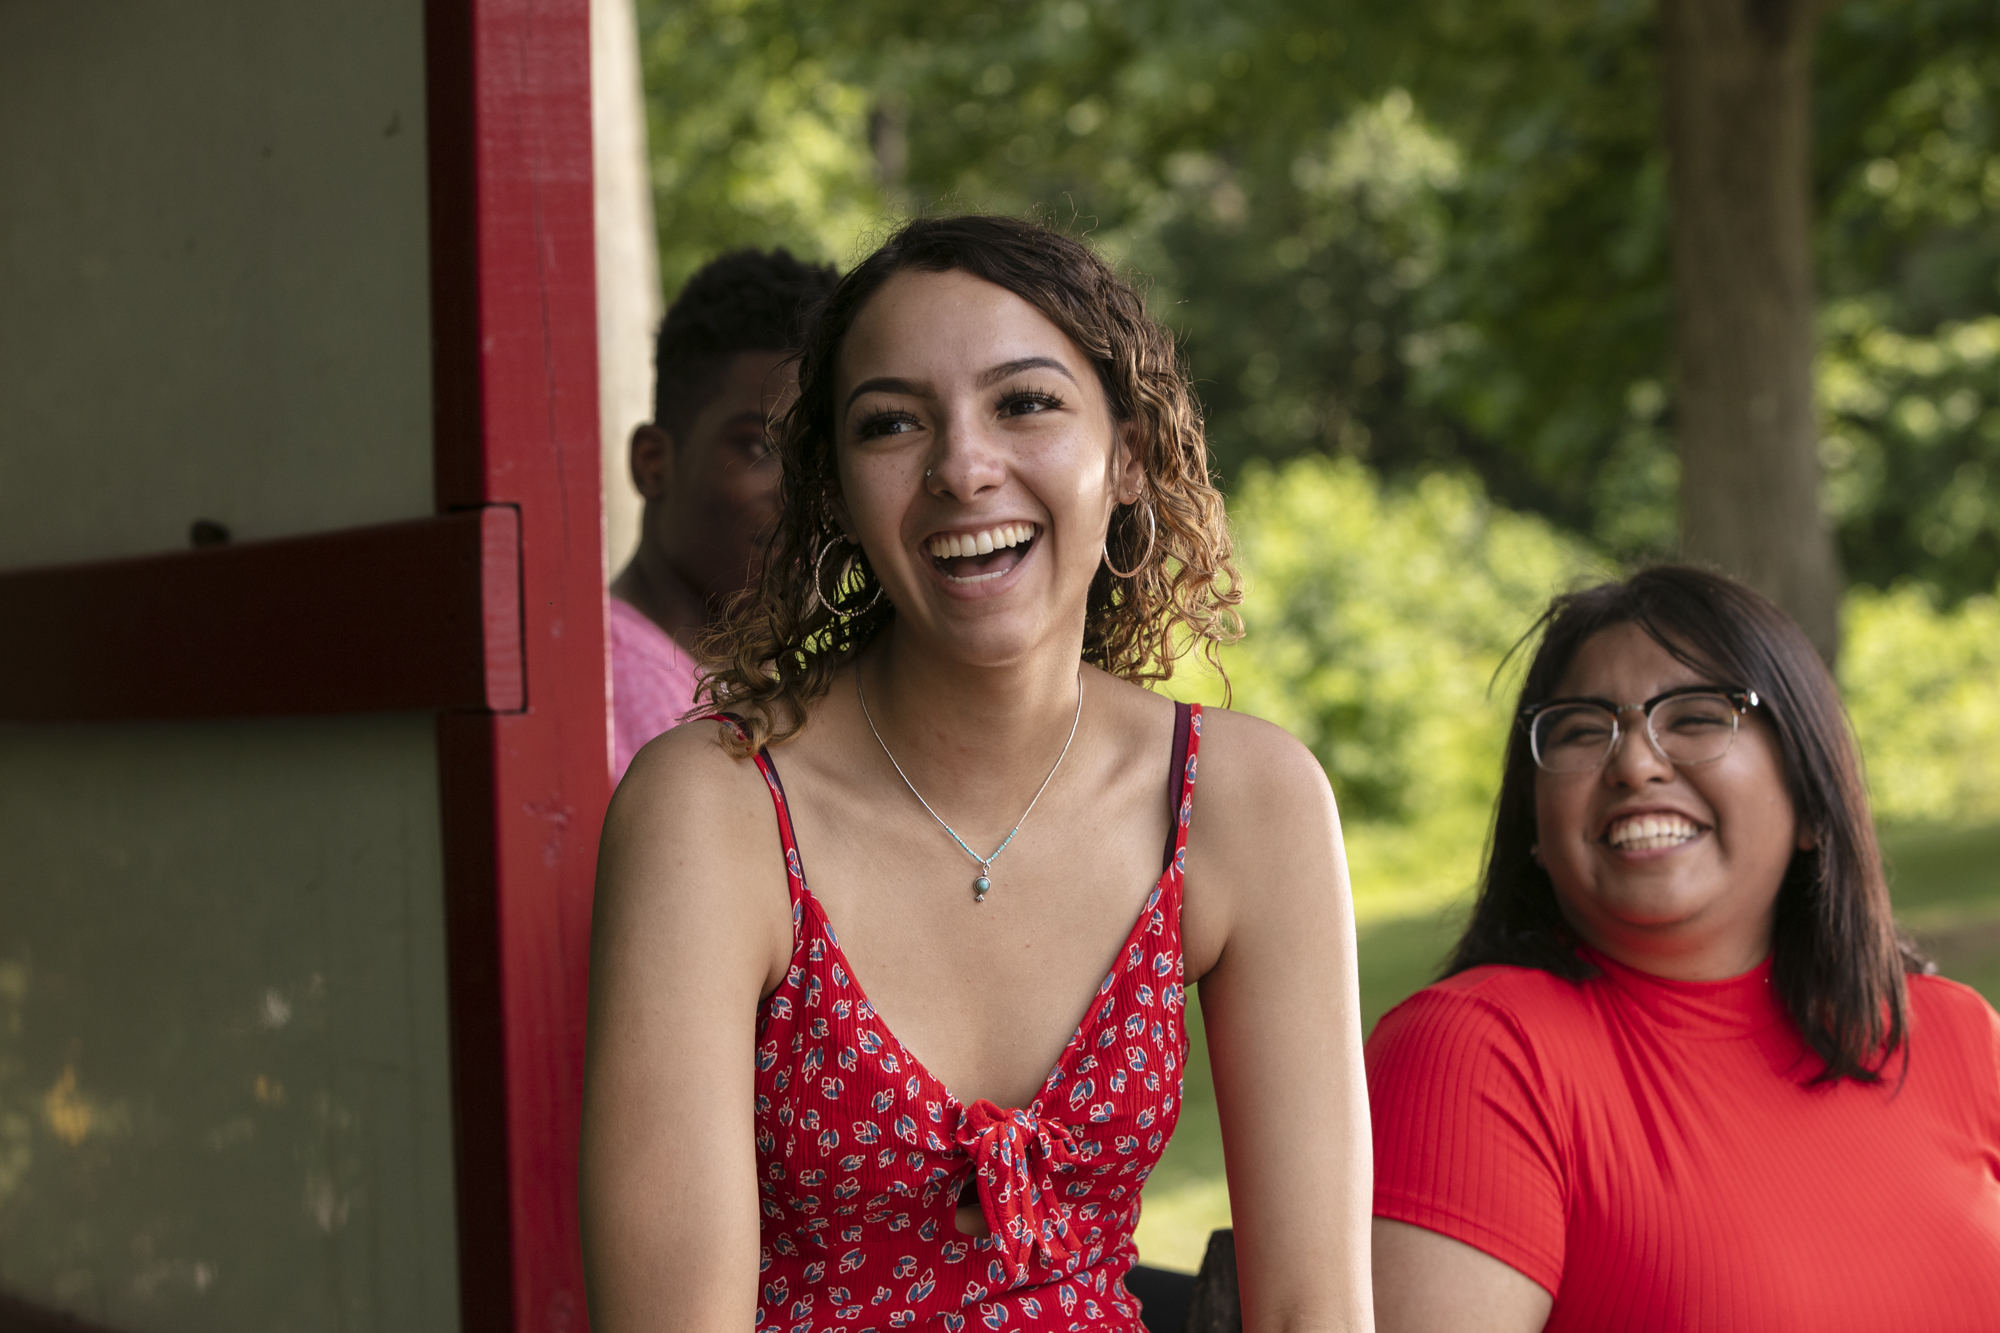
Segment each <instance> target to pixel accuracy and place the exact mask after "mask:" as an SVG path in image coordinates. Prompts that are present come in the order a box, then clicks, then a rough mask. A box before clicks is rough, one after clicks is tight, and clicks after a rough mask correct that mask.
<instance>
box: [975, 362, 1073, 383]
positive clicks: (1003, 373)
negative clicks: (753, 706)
mask: <svg viewBox="0 0 2000 1333" xmlns="http://www.w3.org/2000/svg"><path fill="white" fill-rule="evenodd" d="M1024 370H1053V371H1054V372H1055V373H1056V374H1058V375H1060V376H1062V377H1063V378H1064V379H1066V380H1068V381H1069V382H1070V383H1071V384H1075V383H1076V376H1074V375H1072V374H1070V373H1069V367H1068V366H1065V365H1064V364H1063V363H1062V362H1060V361H1058V360H1056V359H1055V358H1054V357H1052V356H1024V357H1022V358H1021V359H1020V360H1018V361H1003V362H1001V363H1000V364H999V365H997V366H994V367H993V368H992V369H991V370H986V371H982V372H980V375H979V380H978V383H979V387H980V388H982V389H984V388H986V387H988V386H989V385H994V384H998V383H999V382H1000V381H1001V380H1004V379H1006V378H1007V377H1008V376H1009V375H1018V374H1020V373H1021V372H1022V371H1024Z"/></svg>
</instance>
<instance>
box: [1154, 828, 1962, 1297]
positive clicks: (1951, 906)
mask: <svg viewBox="0 0 2000 1333" xmlns="http://www.w3.org/2000/svg"><path fill="white" fill-rule="evenodd" d="M1882 842H1883V850H1884V855H1885V859H1886V860H1887V862H1888V865H1889V884H1890V893H1891V896H1892V897H1893V898H1894V900H1895V903H1896V914H1897V919H1898V920H1899V921H1901V922H1902V924H1903V925H1904V927H1905V928H1906V929H1908V930H1910V931H1911V932H1912V933H1913V934H1915V935H1916V936H1917V939H1918V941H1919V943H1921V944H1922V945H1923V946H1924V947H1925V948H1926V949H1927V950H1928V951H1929V952H1930V953H1931V955H1932V957H1934V958H1935V959H1936V960H1937V962H1938V970H1939V971H1940V972H1942V973H1943V974H1944V975H1946V976H1948V977H1951V978H1953V979H1955V980H1958V981H1963V982H1965V983H1966V984H1967V985H1970V986H1974V987H1976V988H1978V989H1979V991H1980V992H1981V993H1983V994H1984V995H1985V996H1986V998H1987V999H1989V1000H1992V1001H1994V1002H1995V1003H2000V825H1991V826H1986V827H1980V828H1966V829H1958V828H1942V829H1920V828H1905V829H1888V830H1884V831H1883V835H1882ZM1464 911H1465V906H1464V904H1463V903H1454V904H1452V905H1450V906H1447V907H1445V908H1443V909H1440V910H1435V911H1431V912H1427V913H1422V914H1419V915H1413V916H1390V917H1386V918H1379V919H1375V920H1365V921H1364V922H1363V923H1362V925H1361V927H1360V963H1361V1021H1362V1027H1363V1030H1364V1031H1366V1030H1369V1029H1372V1028H1373V1027H1374V1026H1375V1020H1376V1019H1378V1018H1380V1017H1381V1016H1382V1015H1383V1014H1384V1013H1386V1012H1388V1011H1389V1010H1390V1009H1391V1008H1393V1007H1395V1005H1396V1004H1397V1003H1398V1002H1400V1001H1401V1000H1402V999H1403V998H1404V997H1406V996H1408V995H1410V994H1411V993H1412V992H1414V991H1417V990H1420V989H1422V987H1423V986H1424V985H1425V984H1427V983H1428V982H1429V981H1430V980H1431V979H1432V978H1433V977H1434V976H1435V974H1436V972H1437V968H1438V964H1439V963H1440V962H1441V961H1442V959H1443V958H1444V956H1445V954H1446V953H1447V952H1448V951H1449V950H1450V948H1451V945H1452V942H1453V940H1454V939H1456V938H1457V934H1458V930H1459V927H1460V925H1461V924H1462V923H1463V921H1464ZM1188 1038H1189V1042H1190V1049H1189V1052H1188V1068H1187V1082H1186V1098H1187V1101H1186V1105H1185V1107H1184V1109H1183V1110H1182V1112H1181V1123H1180V1128H1179V1129H1178V1130H1177V1131H1176V1132H1175V1134H1174V1139H1173V1142H1172V1143H1171V1144H1169V1145H1168V1146H1167V1151H1166V1154H1165V1156H1163V1157H1162V1158H1161V1159H1160V1165H1159V1169H1158V1170H1156V1171H1155V1172H1154V1173H1153V1177H1152V1180H1151V1181H1150V1182H1148V1184H1147V1187H1146V1209H1145V1212H1144V1214H1143V1215H1142V1221H1141V1222H1140V1225H1139V1237H1138V1239H1139V1251H1140V1254H1141V1256H1142V1257H1143V1258H1144V1260H1145V1261H1146V1262H1147V1263H1150V1264H1154V1265H1157V1266H1160V1267H1165V1268H1179V1269H1184V1270H1186V1271H1188V1272H1192V1271H1194V1270H1195V1269H1196V1268H1198V1267H1199V1266H1200V1264H1201V1255H1202V1251H1203V1249H1204V1248H1205V1247H1206V1245H1207V1240H1208V1233H1209V1231H1210V1230H1211V1229H1213V1228H1214V1227H1218V1226H1227V1225H1228V1224H1229V1195H1228V1191H1227V1189H1226V1188H1225V1187H1224V1185H1223V1181H1222V1136H1221V1131H1220V1129H1219V1128H1218V1126H1217V1124H1216V1119H1215V1090H1214V1088H1213V1087H1212V1086H1211V1085H1210V1083H1209V1076H1208V1044H1207V1042H1206V1041H1204V1040H1203V1038H1202V1029H1201V1005H1200V999H1199V996H1198V995H1196V994H1195V993H1194V992H1192V991H1190V993H1189V998H1188Z"/></svg>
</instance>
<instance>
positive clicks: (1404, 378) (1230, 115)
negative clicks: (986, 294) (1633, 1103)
mask: <svg viewBox="0 0 2000 1333" xmlns="http://www.w3.org/2000/svg"><path fill="white" fill-rule="evenodd" d="M1225 10H1226V12H1224V11H1225ZM638 11H639V27H640V54H641V62H642V66H643V72H644V81H645V87H646V93H647V101H648V111H649V119H650V130H651V134H650V139H651V149H650V154H651V178H652V179H651V183H652V187H653V199H654V207H655V213H656V219H657V225H658V234H659V242H660V248H659V256H660V267H661V274H662V279H663V285H664V289H665V291H666V293H667V294H668V296H669V297H671V295H672V294H673V292H674V291H676V290H677V289H678V287H679V285H680V283H681V282H682V281H683V280H684V279H685V278H686V276H687V275H688V274H689V273H690V272H692V271H693V270H694V269H695V268H696V267H698V266H699V265H700V264H701V263H703V262H704V261H706V260H707V259H708V258H710V257H712V256H713V255H714V254H716V253H717V252H718V251H720V250H723V249H726V248H729V247H732V246H738V245H760V246H769V245H780V244H781V245H786V246H789V247H791V248H792V249H793V250H795V251H796V252H798V253H800V254H802V255H805V256H808V257H811V258H815V259H828V260H833V261H835V262H838V263H842V264H846V263H851V262H853V260H855V259H856V258H858V257H859V256H860V255H861V254H864V253H865V252H866V250H867V249H868V248H869V246H870V245H871V244H872V243H873V242H874V241H876V240H878V239H880V237H881V236H882V235H883V234H885V232H886V230H887V229H888V228H889V227H890V226H891V225H893V223H894V221H895V220H896V219H899V218H902V217H905V216H908V215H910V214H911V213H913V212H938V211H961V210H998V211H1004V212H1032V213H1034V214H1035V215H1036V216H1039V217H1041V218H1042V219H1044V220H1045V221H1048V222H1051V223H1053V224H1055V225H1057V226H1060V227H1063V228H1065V229H1067V230H1070V231H1073V232H1076V233H1079V234H1082V235H1086V236H1088V237H1089V238H1090V239H1091V240H1092V242H1093V243H1094V244H1096V245H1097V246H1098V247H1099V248H1100V249H1101V250H1102V251H1103V252H1104V253H1105V254H1106V255H1107V256H1109V257H1111V258H1112V259H1113V260H1114V261H1116V262H1117V263H1118V264H1119V265H1121V266H1123V267H1125V268H1127V269H1129V270H1130V271H1131V272H1132V273H1134V274H1135V275H1137V276H1138V277H1139V278H1140V279H1141V281H1142V282H1143V284H1144V285H1145V287H1146V289H1147V291H1148V294H1149V300H1150V303H1151V306H1152V309H1153V311H1154V313H1155V315H1156V316H1157V317H1159V318H1160V319H1162V320H1164V321H1166V322H1167V323H1168V324H1169V325H1170V326H1172V327H1173V328H1174V329H1175V330H1176V331H1177V332H1178V333H1179V334H1180V336H1181V338H1182V342H1183V346H1184V348H1185V351H1186V355H1187V358H1188V362H1189V364H1190V366H1191V368H1192V371H1193V374H1194V376H1195V378H1196V381H1197V384H1198V387H1199V392H1200V395H1201V399H1202V402H1203V404H1204V406H1205V408H1206V411H1207V415H1208V423H1209V440H1210V444H1211V446H1212V448H1213V450H1214V455H1215V461H1216V467H1217V469H1218V471H1219V473H1220V476H1221V478H1222V479H1223V482H1224V484H1225V485H1226V487H1227V489H1228V492H1229V495H1230V498H1231V505H1232V512H1233V516H1234V522H1235V525H1236V533H1237V538H1238V541H1239V543H1240V555H1241V561H1242V566H1243V569H1244V571H1245V573H1246V575H1247V578H1248V585H1249V595H1248V600H1247V602H1246V604H1245V620H1246V623H1247V626H1248V629H1249V633H1248V636H1247V637H1246V638H1245V639H1244V640H1243V642H1242V643H1241V644H1240V645H1238V646H1237V647H1235V648H1233V649H1231V650H1230V651H1229V652H1228V653H1227V654H1226V656H1225V662H1226V666H1227V669H1228V671H1229V675H1230V678H1231V681H1232V683H1233V685H1234V688H1235V705H1236V706H1237V707H1239V708H1243V709H1246V710H1248V711H1251V712H1254V713H1257V714H1260V715H1262V716H1265V717H1268V718H1271V719H1273V720H1275V721H1278V722H1280V723H1282V724H1284V725H1285V726H1286V727H1288V728H1290V729H1291V730H1292V731H1293V732H1294V733H1296V734H1297V735H1299V736H1300V737H1301V738H1302V739H1304V740H1305V741H1306V742H1307V743H1308V744H1309V745H1311V746H1312V748H1313V750H1314V752H1315V753H1316V754H1317V755H1318V756H1319V758H1320V759H1321V761H1322V762H1323V763H1324V764H1325V766H1326V769H1327V772H1328V774H1329V775H1330V776H1331V778H1332V780H1333V784H1334V787H1335V790H1336V791H1337V793H1338V795H1339V798H1340V802H1341V808H1342V811H1343V815H1344V818H1345V820H1346V833H1347V839H1348V853H1349V858H1350V864H1351V869H1352V873H1353V880H1354V888H1355V901H1356V908H1357V912H1358V914H1359V917H1360V923H1361V969H1362V986H1363V1000H1364V1007H1365V1009H1366V1015H1367V1021H1368V1022H1370V1023H1372V1022H1373V1021H1374V1019H1375V1018H1376V1017H1377V1016H1379V1014H1380V1013H1381V1012H1382V1011H1383V1010H1384V1009H1386V1008H1387V1007H1389V1006H1390V1005H1392V1004H1393V1003H1395V1002H1396V1000H1398V999H1399V998H1401V997H1402V996H1403V995H1406V994H1408V993H1409V992H1410V991H1411V990H1413V989H1414V988H1416V987H1417V986H1419V985H1421V984H1423V982H1424V981H1425V980H1426V979H1428V977H1429V976H1430V975H1431V973H1432V970H1433V969H1434V968H1435V966H1436V964H1437V961H1438V959H1439V957H1440V955H1441V954H1442V952H1443V951H1444V949H1445V948H1446V947H1447V946H1448V945H1449V943H1450V940H1451V938H1452V931H1453V928H1454V924H1455V921H1456V920H1457V919H1458V918H1457V916H1456V915H1455V914H1456V913H1459V912H1461V911H1462V908H1463V904H1464V903H1465V901H1466V895H1467V893H1468V890H1469V888H1470V886H1471V885H1472V883H1473V880H1474V878H1475V876H1476V874H1477V871H1478V866H1479V858H1480V853H1481V849H1482V843H1483V840H1484V836H1485V830H1486V822H1487V819H1488V815H1489V810H1490V805H1491V801H1492V797H1493V792H1494V785H1495V779H1496V777H1497V774H1498V771H1499V756H1500V750H1501V746H1502V743H1503V740H1504V735H1505V728H1506V726H1507V721H1508V719H1507V711H1508V704H1509V702H1510V700H1511V689H1512V686H1513V682H1512V680H1511V679H1510V678H1509V677H1508V675H1507V674H1506V673H1505V672H1504V671H1502V670H1501V666H1502V662H1503V660H1504V659H1505V657H1506V655H1507V652H1508V649H1509V648H1510V647H1511V646H1512V645H1513V644H1514V642H1515V641H1516V639H1517V638H1518V637H1519V636H1520V634H1521V633H1522V632H1523V631H1524V630H1525V629H1526V628H1527V627H1528V625H1529V624H1530V623H1531V621H1532V620H1533V619H1534V616H1535V614H1536V613H1537V612H1538V611H1539V609H1540V608H1541V606H1542V605H1543V603H1544V602H1545V601H1546V599H1547V597H1548V596H1549V594H1550V593H1551V592H1554V591H1557V590H1560V589H1563V588H1566V587H1569V586H1572V585H1574V584H1576V583H1578V582H1579V581H1582V580H1586V579H1593V578H1598V577H1602V576H1605V575H1609V574H1613V573H1615V572H1616V571H1618V570H1620V569H1624V568H1629V567H1631V566H1632V565H1633V564H1634V563H1636V562H1640V561H1643V560H1646V559H1649V558H1658V557H1662V556H1671V555H1672V554H1674V552H1675V546H1676V537H1677V518H1676V493H1677V486H1678V465H1677V461H1676V457H1675V453H1674V437H1673V428H1674V400H1673V391H1672V384H1673V374H1672V366H1671V364H1670V345H1669V344H1670V313H1671V292H1670V274H1669V268H1668V256H1667V240H1668V216H1667V185H1666V162H1665V151H1664V147H1663V144H1662V133H1661V128H1660V122H1661V94H1660V91H1659V88H1660V82H1661V80H1660V72H1659V59H1660V58H1659V33H1658V31H1657V18H1656V13H1655V8H1654V6H1653V5H1652V4H1648V3H1638V2H1636V0H1411V3H1406V4H1401V5H1383V4H1379V3H1378V4H1367V3H1360V0H1313V2H1312V3H1303V2H1295V0H1250V2H1247V3H1233V4H1230V5H1228V6H1218V5H1215V4H1208V3H1198V2H1196V0H1117V2H1116V3H1111V2H1109V0H1103V2H1100V3H1093V2H1091V0H1061V2H1060V3H1056V2H1052V0H1014V2H1011V3H967V2H965V0H924V2H923V3H915V2H913V0H879V2H876V3H869V4H844V5H824V4H806V3H787V2H785V0H676V2H674V3H667V0H639V3H638ZM1813 79H1814V96H1815V99H1816V109H1815V119H1814V133H1815V136H1816V138H1815V146H1814V154H1815V156H1814V161H1813V184H1814V192H1815V206H1816V209H1817V216H1816V222H1815V224H1814V225H1815V231H1814V234H1813V238H1812V244H1813V246H1814V253H1815V262H1816V265H1817V273H1818V278H1819V299H1820V307H1819V309H1820V315H1819V328H1820V335H1819V355H1818V375H1817V384H1818V401H1819V407H1820V416H1821V423H1822V425H1821V446H1820V455H1821V462H1822V464H1823V466H1824V469H1825V483H1824V491H1823V504H1824V507H1825V510H1826V512H1827V514H1828V515H1829V517H1830V519H1831V521H1832V524H1833V527H1834V531H1835V534H1836V539H1837V543H1838V548H1839V552H1840V556H1841V559H1842V562H1843V564H1844V567H1845V572H1846V576H1847V578H1848V580H1849V586H1848V590H1847V592H1846V594H1845V598H1844V602H1843V615H1842V628H1843V645H1842V650H1841V654H1840V658H1839V673H1840V678H1841V682H1842V685H1843V687H1844V689H1845V691H1846V695H1847V701H1848V705H1849V708H1850V710H1851V712H1852V715H1853V719H1854V723H1855V727H1856V729H1857V731H1858V733H1859V734H1860V737H1861V740H1862V746H1863V750H1864V753H1865V756H1866V760H1867V764H1868V775H1869V781H1870V785H1871V788H1872V791H1873V795H1874V799H1875V803H1876V810H1877V813H1878V815H1879V816H1880V817H1881V819H1882V821H1883V823H1884V825H1885V838H1886V842H1887V846H1888V848H1889V853H1890V857H1891V861H1892V874H1893V882H1894V885H1895V893H1896V897H1897V901H1898V907H1899V911H1900V912H1901V915H1902V918H1903V921H1904V924H1905V925H1906V926H1908V927H1909V928H1911V929H1912V930H1915V931H1917V932H1918V933H1919V934H1920V935H1921V936H1922V937H1923V938H1924V940H1925V941H1926V943H1927V944H1929V945H1930V947H1931V948H1932V949H1933V950H1934V952H1935V953H1936V954H1937V956H1938V958H1939V960H1940V962H1941V964H1942V965H1943V968H1944V970H1945V971H1946V972H1947V973H1948V974H1950V975H1954V976H1958V977H1960V978H1962V979H1964V980H1967V981H1970V982H1972V983H1974V984H1977V985H1980V986H1982V987H1983V988H1985V989H1986V991H1987V993H1988V995H1989V996H1995V995H2000V881H1996V880H1995V878H1994V876H1993V875H1992V873H1991V867H1992V866H1993V865H1995V864H1996V863H2000V670H1996V667H2000V606H1996V603H1995V601H1994V596H1993V594H1994V590H1995V580H1996V576H2000V509H1996V507H1995V506H1994V504H1993V502H1992V500H1991V499H1990V495H1991V488H1990V487H1989V485H1988V480H1987V472H1988V469H1989V468H2000V287H1996V276H2000V139H1996V135H1997V134H2000V110H1997V109H1996V106H1995V100H1994V91H1993V90H1994V89H1995V88H2000V26H1996V25H1995V24H1994V23H1993V22H1992V14H1991V10H1990V7H1989V6H1987V5H1985V4H1981V3H1970V2H1967V0H1848V2H1847V3H1844V4H1841V5H1838V6H1835V7H1834V8H1833V10H1832V12H1831V14H1830V16H1829V17H1828V18H1827V20H1826V21H1825V23H1824V26H1823V28H1822V31H1821V35H1820V38H1819V43H1818V54H1817V64H1816V67H1815V69H1814V74H1813ZM1496 673H1497V675H1496ZM1171 688H1172V689H1173V690H1174V691H1175V692H1176V693H1179V694H1182V695H1184V696H1188V697H1198V698H1202V699H1206V700H1210V701H1217V700H1219V699H1220V695H1221V687H1220V683H1219V682H1217V681H1215V680H1213V679H1212V678H1208V677H1206V676H1203V675H1201V674H1198V673H1196V674H1189V675H1183V676H1181V677H1177V678H1176V680H1175V681H1174V682H1173V684H1172V686H1171ZM1198 1036H1199V1033H1198V1032H1197V1037H1198ZM1190 1073H1191V1077H1190V1081H1189V1089H1188V1108H1187V1114H1186V1116H1185V1118H1184V1119H1183V1121H1182V1127H1181V1131H1180V1134H1179V1136H1178V1137H1177V1138H1176V1139H1175V1141H1174V1144H1173V1146H1172V1148H1171V1149H1170V1151H1169V1153H1168V1156H1167V1158H1166V1160H1165V1161H1164V1162H1163V1163H1162V1165H1161V1167H1160V1170H1159V1172H1158V1174H1157V1175H1156V1176H1155V1178H1154V1181H1153V1183H1152V1185H1151V1187H1150V1188H1149V1190H1148V1193H1147V1202H1146V1213H1145V1220H1144V1222H1143V1224H1142V1226H1141V1230H1140V1243H1141V1248H1142V1251H1143V1253H1144V1256H1145V1258H1146V1259H1147V1260H1148V1261H1150V1262H1153V1263H1156V1264H1163V1265H1166V1266H1170V1267H1181V1268H1193V1267H1194V1266H1196V1264H1197V1263H1198V1262H1199V1259H1200V1255H1201V1247H1202V1244H1203V1242H1204V1240H1205V1238H1206V1235H1207V1233H1208V1231H1209V1229H1210V1228H1211V1227H1214V1226H1217V1225H1224V1224H1226V1222H1227V1219H1228V1199H1227V1193H1226V1189H1225V1187H1224V1185H1223V1182H1222V1152H1221V1147H1220V1142H1219V1139H1218V1136H1217V1132H1216V1128H1215V1119H1214V1106H1213V1098H1212V1096H1211V1095H1210V1094H1209V1093H1208V1090H1207V1088H1206V1083H1205V1080H1206V1063H1205V1061H1204V1060H1203V1059H1201V1058H1199V1051H1198V1052H1197V1058H1196V1059H1195V1061H1194V1062H1193V1064H1192V1066H1191V1071H1190Z"/></svg>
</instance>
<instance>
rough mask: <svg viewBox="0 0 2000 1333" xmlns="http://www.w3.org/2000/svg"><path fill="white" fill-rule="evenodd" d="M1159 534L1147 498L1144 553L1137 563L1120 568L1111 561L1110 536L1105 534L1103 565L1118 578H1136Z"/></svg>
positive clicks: (1150, 555)
mask: <svg viewBox="0 0 2000 1333" xmlns="http://www.w3.org/2000/svg"><path fill="white" fill-rule="evenodd" d="M1159 535H1160V521H1159V520H1158V519H1157V518H1154V517H1153V502H1152V501H1151V500H1148V501H1146V550H1145V552H1144V554H1142V555H1140V557H1139V560H1138V563H1136V564H1134V565H1133V566H1132V568H1131V569H1129V570H1124V569H1120V568H1118V566H1116V565H1114V564H1112V563H1111V538H1110V537H1108V536H1107V537H1106V538H1105V539H1104V567H1105V568H1106V569H1108V570H1110V571H1111V572H1112V574H1113V575H1115V576H1116V577H1118V578H1121V579H1129V578H1137V577H1138V575H1139V572H1140V571H1141V570H1143V569H1145V567H1146V562H1147V561H1148V560H1151V559H1152V558H1153V543H1154V541H1155V540H1157V539H1158V537H1159Z"/></svg>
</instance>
